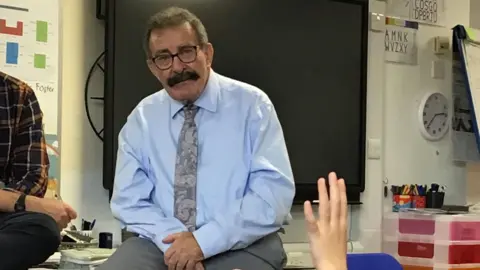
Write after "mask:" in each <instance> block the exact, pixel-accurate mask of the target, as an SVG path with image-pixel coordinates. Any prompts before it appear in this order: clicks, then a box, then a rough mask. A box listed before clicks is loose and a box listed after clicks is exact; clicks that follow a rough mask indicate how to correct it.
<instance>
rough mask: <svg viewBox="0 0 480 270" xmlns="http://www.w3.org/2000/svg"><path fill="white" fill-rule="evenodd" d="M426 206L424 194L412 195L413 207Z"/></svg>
mask: <svg viewBox="0 0 480 270" xmlns="http://www.w3.org/2000/svg"><path fill="white" fill-rule="evenodd" d="M426 206H427V198H426V197H425V196H419V195H415V196H412V207H413V208H425V207H426Z"/></svg>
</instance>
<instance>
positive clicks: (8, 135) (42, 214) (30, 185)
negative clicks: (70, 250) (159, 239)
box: [0, 71, 77, 270]
mask: <svg viewBox="0 0 480 270" xmlns="http://www.w3.org/2000/svg"><path fill="white" fill-rule="evenodd" d="M42 117H43V115H42V111H41V109H40V105H39V104H38V100H37V98H36V96H35V93H34V92H33V90H32V89H31V88H30V87H29V86H28V85H27V84H26V83H24V82H22V81H20V80H19V79H17V78H14V77H12V76H9V75H8V74H5V73H3V72H1V71H0V183H3V188H1V189H0V269H5V270H9V269H12V270H23V269H28V268H29V267H31V266H34V265H37V264H40V263H42V262H44V261H45V260H46V259H48V257H49V256H50V255H52V254H53V253H54V252H55V251H57V249H58V246H59V244H60V230H61V229H63V228H65V227H66V226H67V225H68V223H69V222H70V221H71V220H72V219H74V218H76V216H77V213H76V212H75V211H74V210H73V209H72V208H71V207H70V206H69V205H68V204H66V203H64V202H62V201H60V200H55V199H45V198H43V196H44V195H45V192H46V189H47V185H48V168H49V161H48V156H47V151H46V144H45V137H44V135H43V127H42V125H43V124H42Z"/></svg>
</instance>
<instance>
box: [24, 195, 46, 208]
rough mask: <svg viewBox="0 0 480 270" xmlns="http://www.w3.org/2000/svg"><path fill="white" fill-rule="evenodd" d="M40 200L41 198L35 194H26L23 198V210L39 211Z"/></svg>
mask: <svg viewBox="0 0 480 270" xmlns="http://www.w3.org/2000/svg"><path fill="white" fill-rule="evenodd" d="M41 200H42V199H40V198H37V197H35V196H30V195H27V197H26V198H25V210H26V211H30V212H39V211H38V209H39V206H40V203H41Z"/></svg>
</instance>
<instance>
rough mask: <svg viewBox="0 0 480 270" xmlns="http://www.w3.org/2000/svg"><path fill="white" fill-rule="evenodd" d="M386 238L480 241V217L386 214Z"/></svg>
mask: <svg viewBox="0 0 480 270" xmlns="http://www.w3.org/2000/svg"><path fill="white" fill-rule="evenodd" d="M383 233H384V235H385V236H392V237H397V236H400V235H405V234H407V235H417V236H418V237H419V238H420V239H422V240H424V241H429V240H449V241H480V215H438V214H437V215H432V214H423V213H416V212H400V213H385V214H384V219H383Z"/></svg>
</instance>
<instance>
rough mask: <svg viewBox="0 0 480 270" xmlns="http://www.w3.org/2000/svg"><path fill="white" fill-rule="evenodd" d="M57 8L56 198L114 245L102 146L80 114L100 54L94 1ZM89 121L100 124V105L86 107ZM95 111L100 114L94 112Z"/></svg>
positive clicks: (98, 90) (95, 88) (99, 87)
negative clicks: (60, 53) (58, 127)
mask: <svg viewBox="0 0 480 270" xmlns="http://www.w3.org/2000/svg"><path fill="white" fill-rule="evenodd" d="M62 5H63V14H62V15H63V18H62V19H63V24H62V28H63V29H62V35H63V44H62V48H63V68H62V73H63V74H62V75H63V78H62V86H63V87H62V95H61V111H62V114H61V133H60V134H61V137H60V149H61V158H60V179H61V184H60V194H61V196H62V198H63V199H64V200H65V201H67V202H69V203H70V204H71V205H72V206H73V207H74V208H75V209H76V210H77V211H78V213H79V219H77V222H75V224H76V225H77V228H78V227H79V225H80V221H81V219H82V218H85V219H87V220H93V219H97V221H96V225H95V227H96V229H97V230H99V231H113V232H114V238H115V239H114V240H115V241H117V242H119V239H120V229H119V227H118V226H117V224H116V222H115V221H114V219H113V217H112V215H111V212H110V208H109V204H108V193H107V191H106V190H104V189H103V186H102V166H103V164H102V162H103V161H102V158H103V157H102V155H103V152H102V147H103V146H102V142H101V141H100V140H99V139H98V138H97V137H96V136H95V134H94V133H93V131H92V129H91V128H90V126H89V124H88V121H87V117H86V114H85V106H84V88H85V81H86V78H87V73H88V70H89V69H90V67H91V65H92V64H93V63H94V61H95V59H96V58H97V56H98V55H99V54H100V53H101V52H102V51H103V50H104V26H103V23H102V22H101V21H99V20H97V19H96V18H95V1H85V0H69V1H62ZM90 91H92V96H103V78H102V76H101V73H96V76H94V77H93V79H92V83H91V85H90ZM91 105H92V111H94V112H96V113H93V118H94V121H95V122H96V123H100V124H101V123H102V118H103V114H102V112H101V108H102V106H101V103H100V104H97V106H95V103H91ZM99 109H100V110H99Z"/></svg>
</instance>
